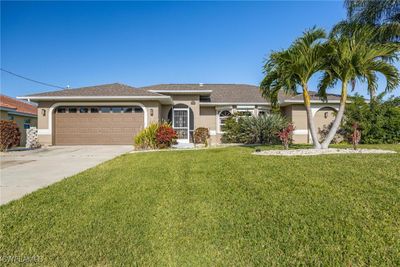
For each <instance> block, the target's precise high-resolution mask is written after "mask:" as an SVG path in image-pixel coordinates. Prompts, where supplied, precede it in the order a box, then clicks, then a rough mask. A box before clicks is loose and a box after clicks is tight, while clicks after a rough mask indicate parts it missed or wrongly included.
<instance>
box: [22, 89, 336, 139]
mask: <svg viewBox="0 0 400 267" xmlns="http://www.w3.org/2000/svg"><path fill="white" fill-rule="evenodd" d="M311 95H312V100H311V105H312V108H311V109H312V114H313V116H314V118H315V119H316V123H317V127H319V128H322V127H323V125H328V124H329V123H330V122H331V121H332V119H333V115H332V114H334V111H335V110H336V109H337V108H338V105H339V100H340V98H339V96H336V95H329V96H328V103H325V102H323V101H321V100H320V99H319V98H318V97H317V96H315V93H312V94H311ZM20 98H21V99H26V100H29V101H34V102H38V108H39V122H38V128H39V130H38V133H39V141H40V142H41V143H42V144H48V145H77V144H91V145H92V144H132V143H133V137H134V135H136V134H137V133H138V132H139V131H140V130H141V129H143V128H145V127H146V126H147V125H149V123H151V122H160V121H170V122H171V123H172V125H173V127H174V128H175V130H176V131H177V133H178V136H179V139H178V142H181V143H189V142H192V134H193V131H194V130H195V129H196V128H198V127H206V128H208V129H209V130H210V135H211V143H214V144H215V143H219V142H220V138H221V136H222V126H223V124H224V122H225V120H226V119H227V118H228V117H229V116H230V115H231V114H233V113H235V112H243V113H244V114H249V115H254V116H258V115H259V114H267V113H269V112H270V109H271V105H270V102H268V101H267V100H265V99H264V98H263V97H262V96H261V94H260V91H259V87H257V86H254V85H245V84H160V85H154V86H147V87H141V88H134V87H131V86H128V85H124V84H119V83H114V84H105V85H98V86H91V87H83V88H77V89H65V90H59V91H53V92H46V93H40V94H34V95H28V96H24V97H20ZM279 103H280V106H281V110H282V113H283V114H284V115H285V116H287V117H288V118H289V119H290V120H291V121H293V123H294V124H295V126H296V131H295V133H294V141H295V142H296V143H309V142H310V137H309V133H308V125H307V117H306V111H305V109H304V106H303V99H302V95H296V96H284V95H281V96H280V98H279Z"/></svg>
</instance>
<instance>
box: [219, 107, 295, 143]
mask: <svg viewBox="0 0 400 267" xmlns="http://www.w3.org/2000/svg"><path fill="white" fill-rule="evenodd" d="M287 125H288V121H287V120H286V118H284V117H283V116H282V115H280V114H270V115H262V116H257V117H255V116H248V117H239V116H237V115H234V116H232V118H229V119H228V120H227V121H226V122H225V127H224V134H223V136H222V139H221V140H222V142H224V143H245V144H273V143H278V142H279V138H278V137H277V135H276V134H277V132H279V131H280V130H282V129H283V128H285V127H286V126H287Z"/></svg>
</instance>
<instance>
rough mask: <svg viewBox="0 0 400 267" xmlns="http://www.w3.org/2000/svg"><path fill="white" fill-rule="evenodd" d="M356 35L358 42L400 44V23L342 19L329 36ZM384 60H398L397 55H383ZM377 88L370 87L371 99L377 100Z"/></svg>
mask: <svg viewBox="0 0 400 267" xmlns="http://www.w3.org/2000/svg"><path fill="white" fill-rule="evenodd" d="M361 32H364V33H365V37H363V38H359V37H360V33H361ZM355 35H357V36H358V42H365V43H366V44H367V43H371V44H373V43H376V44H388V43H397V44H400V43H399V42H398V41H399V37H400V23H389V24H384V25H374V24H361V23H359V22H355V21H352V22H349V21H341V22H339V23H338V24H336V25H335V26H334V27H333V29H332V31H331V33H330V35H329V37H330V38H331V39H332V38H337V37H339V36H340V37H341V38H344V37H347V38H350V39H351V38H353V37H354V36H355ZM382 59H383V60H387V61H389V62H393V61H394V60H397V57H396V56H390V57H384V56H383V57H382ZM376 90H377V88H369V89H368V93H369V95H370V99H371V100H374V101H375V100H376V94H377V92H376Z"/></svg>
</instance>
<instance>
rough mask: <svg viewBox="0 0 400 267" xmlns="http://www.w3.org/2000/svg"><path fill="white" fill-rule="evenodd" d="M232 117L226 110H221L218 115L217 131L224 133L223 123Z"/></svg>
mask: <svg viewBox="0 0 400 267" xmlns="http://www.w3.org/2000/svg"><path fill="white" fill-rule="evenodd" d="M231 116H232V113H231V112H230V111H228V110H223V111H221V112H220V113H219V131H220V132H223V131H224V129H223V128H224V126H225V122H226V120H227V119H229V118H230V117H231Z"/></svg>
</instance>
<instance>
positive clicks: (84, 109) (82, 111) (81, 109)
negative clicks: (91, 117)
mask: <svg viewBox="0 0 400 267" xmlns="http://www.w3.org/2000/svg"><path fill="white" fill-rule="evenodd" d="M79 113H89V109H88V108H79Z"/></svg>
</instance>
